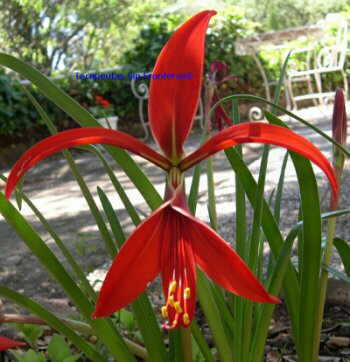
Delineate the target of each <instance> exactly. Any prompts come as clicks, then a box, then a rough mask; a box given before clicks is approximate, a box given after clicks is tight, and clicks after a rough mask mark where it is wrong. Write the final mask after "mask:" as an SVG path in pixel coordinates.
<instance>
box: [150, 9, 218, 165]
mask: <svg viewBox="0 0 350 362" xmlns="http://www.w3.org/2000/svg"><path fill="white" fill-rule="evenodd" d="M215 14H216V12H215V11H203V12H201V13H199V14H197V15H195V16H193V17H192V18H191V19H189V20H188V21H187V22H186V23H184V24H183V25H182V26H181V27H180V28H179V29H178V30H177V31H176V32H175V33H174V34H173V35H172V37H171V38H170V40H169V41H168V42H167V43H166V44H165V46H164V48H163V49H162V51H161V53H160V55H159V56H158V59H157V62H156V65H155V67H154V70H153V74H166V75H170V74H173V75H176V74H183V73H188V74H190V75H191V79H152V80H151V85H150V98H149V103H148V113H149V119H150V125H151V130H152V133H153V136H154V138H155V139H156V140H157V142H158V143H159V145H160V147H161V149H162V150H163V152H164V154H165V155H166V156H167V157H168V158H170V159H172V160H173V161H174V160H178V159H179V158H180V157H181V155H182V153H183V148H182V146H183V143H184V141H185V140H186V138H187V135H188V133H189V131H190V129H191V126H192V120H193V118H194V115H195V113H196V110H197V106H198V101H199V93H200V89H201V84H202V72H203V61H204V40H205V33H206V30H207V27H208V23H209V20H210V18H211V17H212V16H213V15H215Z"/></svg>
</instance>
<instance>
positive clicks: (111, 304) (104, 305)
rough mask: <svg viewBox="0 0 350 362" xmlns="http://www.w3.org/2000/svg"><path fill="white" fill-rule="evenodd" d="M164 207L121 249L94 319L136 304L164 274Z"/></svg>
mask: <svg viewBox="0 0 350 362" xmlns="http://www.w3.org/2000/svg"><path fill="white" fill-rule="evenodd" d="M164 207H166V204H164V205H163V206H162V207H161V208H159V209H158V210H157V211H155V212H154V213H153V214H152V215H151V216H150V217H149V218H147V219H146V220H145V221H144V222H143V223H142V224H140V225H139V226H138V227H137V228H136V230H135V231H134V232H133V233H132V235H131V236H130V238H129V239H128V240H127V241H126V242H125V244H124V245H123V246H122V248H121V249H120V252H119V253H118V255H117V256H116V258H115V259H114V261H113V264H112V266H111V267H110V269H109V271H108V273H107V276H106V278H105V280H104V282H103V285H102V288H101V291H100V294H99V297H98V300H97V304H96V309H95V312H94V314H93V316H94V317H104V316H107V315H110V314H112V313H114V312H116V311H117V310H119V309H121V308H123V307H125V306H126V305H127V304H129V303H130V302H132V301H133V300H134V299H135V298H136V297H137V296H139V295H140V294H141V293H142V291H143V290H144V289H145V288H146V286H147V284H148V283H149V282H150V281H152V280H153V279H154V278H155V277H156V276H157V274H158V273H159V272H160V248H161V243H162V240H163V237H162V236H163V226H164Z"/></svg>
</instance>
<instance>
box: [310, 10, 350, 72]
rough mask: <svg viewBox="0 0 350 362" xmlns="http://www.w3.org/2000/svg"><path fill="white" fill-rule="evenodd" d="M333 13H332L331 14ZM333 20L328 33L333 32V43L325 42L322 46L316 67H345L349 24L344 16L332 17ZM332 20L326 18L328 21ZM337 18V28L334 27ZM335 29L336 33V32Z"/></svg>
mask: <svg viewBox="0 0 350 362" xmlns="http://www.w3.org/2000/svg"><path fill="white" fill-rule="evenodd" d="M330 15H332V14H330ZM330 19H331V20H332V22H331V24H332V23H333V25H331V24H330V25H328V27H329V31H328V33H333V34H332V40H331V43H327V37H326V41H325V42H324V43H326V44H325V46H323V47H322V48H321V50H320V51H319V52H318V54H317V56H316V68H325V69H327V68H328V69H329V68H332V69H343V67H344V64H345V59H346V53H347V48H348V24H347V22H346V20H345V19H343V18H339V17H337V18H333V19H332V18H330ZM327 20H328V21H330V20H329V19H327V18H326V22H327ZM335 20H338V21H337V22H336V28H335V29H334V24H335ZM332 29H333V32H332ZM334 30H335V33H334Z"/></svg>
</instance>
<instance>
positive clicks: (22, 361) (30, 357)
mask: <svg viewBox="0 0 350 362" xmlns="http://www.w3.org/2000/svg"><path fill="white" fill-rule="evenodd" d="M11 353H12V354H13V356H14V357H15V358H16V361H18V362H34V361H35V362H45V356H44V354H43V353H41V352H35V351H34V350H32V349H29V350H28V351H27V352H25V353H19V352H15V351H11Z"/></svg>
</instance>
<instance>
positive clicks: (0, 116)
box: [0, 71, 35, 135]
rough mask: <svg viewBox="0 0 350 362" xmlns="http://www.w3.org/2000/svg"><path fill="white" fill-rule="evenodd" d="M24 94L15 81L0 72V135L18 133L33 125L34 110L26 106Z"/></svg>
mask: <svg viewBox="0 0 350 362" xmlns="http://www.w3.org/2000/svg"><path fill="white" fill-rule="evenodd" d="M26 104H27V100H26V96H25V95H23V93H22V92H21V91H20V89H19V87H18V86H16V84H15V82H14V81H13V80H12V79H11V78H10V77H9V76H7V75H6V74H5V73H4V72H3V71H1V72H0V135H8V134H10V135H11V134H13V133H14V132H18V134H19V135H20V134H21V133H23V132H26V130H28V129H29V128H31V127H33V124H34V123H33V120H34V115H35V111H34V110H33V107H27V106H26Z"/></svg>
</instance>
